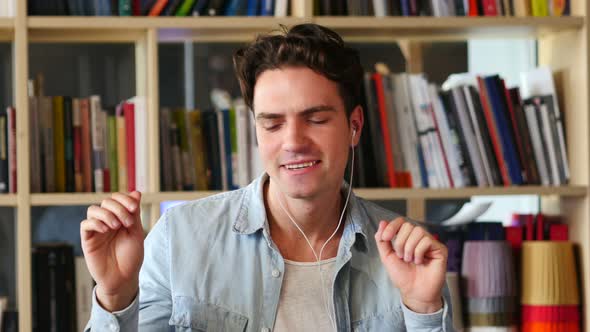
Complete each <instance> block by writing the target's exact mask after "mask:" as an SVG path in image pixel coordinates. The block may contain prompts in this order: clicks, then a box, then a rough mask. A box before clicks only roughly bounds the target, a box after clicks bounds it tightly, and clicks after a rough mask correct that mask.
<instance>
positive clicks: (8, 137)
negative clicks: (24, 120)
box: [0, 106, 16, 194]
mask: <svg viewBox="0 0 590 332" xmlns="http://www.w3.org/2000/svg"><path fill="white" fill-rule="evenodd" d="M0 193H12V194H14V193H16V111H15V109H14V107H11V106H9V107H6V108H5V109H0Z"/></svg>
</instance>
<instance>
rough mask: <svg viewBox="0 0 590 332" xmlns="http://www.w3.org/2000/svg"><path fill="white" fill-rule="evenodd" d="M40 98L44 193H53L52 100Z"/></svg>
mask: <svg viewBox="0 0 590 332" xmlns="http://www.w3.org/2000/svg"><path fill="white" fill-rule="evenodd" d="M40 98H41V104H40V105H41V107H40V111H41V118H42V121H41V126H42V128H43V156H44V157H43V159H44V160H43V163H44V166H43V167H44V168H45V191H46V192H55V152H54V150H55V149H54V143H53V98H51V97H40Z"/></svg>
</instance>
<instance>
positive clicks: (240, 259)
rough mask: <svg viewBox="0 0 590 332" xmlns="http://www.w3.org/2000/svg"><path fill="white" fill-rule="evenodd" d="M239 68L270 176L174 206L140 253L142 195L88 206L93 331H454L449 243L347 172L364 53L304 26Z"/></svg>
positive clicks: (245, 54) (250, 55)
mask: <svg viewBox="0 0 590 332" xmlns="http://www.w3.org/2000/svg"><path fill="white" fill-rule="evenodd" d="M234 65H235V69H236V73H237V76H238V79H239V81H240V86H241V89H242V94H243V95H244V98H245V101H246V104H247V105H248V106H250V107H251V108H252V110H253V112H254V117H255V121H256V134H257V139H258V143H259V148H260V154H261V157H262V159H263V162H264V167H265V171H266V173H265V174H263V175H262V176H261V177H260V178H258V179H257V180H255V181H254V182H253V183H251V184H250V185H249V186H248V187H246V188H243V189H240V190H236V191H233V192H227V193H223V194H220V195H216V196H212V197H209V198H206V199H201V200H197V201H193V202H189V203H186V204H184V205H181V206H178V207H175V208H172V209H169V210H168V211H166V213H164V215H163V216H162V217H161V219H160V221H159V222H158V223H157V225H156V226H155V227H154V229H153V230H152V231H151V232H150V234H149V235H148V237H147V238H146V240H145V259H144V242H143V236H142V235H143V233H142V228H141V222H140V220H139V206H140V200H141V194H140V193H138V192H133V193H131V194H123V193H114V194H113V195H112V196H111V198H109V199H105V200H104V201H103V202H102V204H101V206H100V207H99V206H91V207H90V208H89V209H88V216H87V219H86V220H84V221H82V224H81V230H80V231H81V235H82V247H83V250H84V254H85V257H86V261H87V264H88V267H89V269H90V273H91V274H92V276H93V277H94V279H95V280H96V282H97V286H96V288H95V292H94V304H93V309H92V310H93V311H92V318H91V320H90V322H89V325H88V328H87V330H89V329H92V330H93V331H137V330H138V326H139V330H141V331H163V330H175V329H177V330H199V331H201V330H202V331H271V330H275V331H310V330H313V331H336V330H337V331H351V330H354V331H385V330H387V331H403V330H409V331H452V330H453V328H452V325H451V324H452V323H451V315H450V301H449V298H448V297H447V295H446V292H445V295H443V286H444V279H445V272H446V263H447V250H446V248H445V247H444V245H442V244H441V243H439V242H438V241H436V240H435V239H434V238H433V237H432V236H431V235H430V234H428V233H427V232H426V231H424V229H423V228H421V227H418V226H416V225H414V224H412V223H410V222H407V221H405V220H404V219H403V218H401V217H399V216H397V215H396V214H394V213H392V212H389V211H386V210H384V209H382V208H380V207H378V206H377V205H374V204H372V203H370V202H367V201H365V200H362V199H360V198H357V197H356V196H354V194H352V195H351V194H350V191H349V189H350V188H349V187H348V185H347V184H346V182H344V181H343V176H344V171H345V167H346V164H347V162H348V157H349V151H351V150H352V149H354V146H355V145H356V144H358V142H359V138H360V135H361V131H362V128H363V113H362V109H361V107H360V106H359V98H360V97H359V96H360V89H361V86H360V85H361V82H362V75H363V70H362V68H361V66H360V62H359V57H358V53H357V51H355V50H354V49H352V48H350V47H348V46H346V45H345V44H344V43H343V41H342V39H341V38H340V37H339V36H338V35H337V34H336V33H334V32H333V31H331V30H329V29H326V28H324V27H321V26H318V25H313V24H304V25H298V26H295V27H293V28H292V29H291V30H289V31H288V32H285V33H283V34H281V35H274V36H273V35H267V36H261V37H258V38H257V39H256V40H255V41H254V42H253V43H251V44H250V45H249V46H247V47H245V48H243V49H241V50H239V51H238V52H237V53H236V54H235V55H234ZM142 262H143V265H142Z"/></svg>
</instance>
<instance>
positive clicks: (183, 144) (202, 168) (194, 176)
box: [160, 90, 263, 191]
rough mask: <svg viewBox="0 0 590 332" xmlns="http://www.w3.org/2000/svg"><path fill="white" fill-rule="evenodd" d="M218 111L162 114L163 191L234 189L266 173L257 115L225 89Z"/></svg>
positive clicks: (218, 101)
mask: <svg viewBox="0 0 590 332" xmlns="http://www.w3.org/2000/svg"><path fill="white" fill-rule="evenodd" d="M212 94H214V95H215V94H217V95H219V96H220V97H219V98H213V100H217V103H216V105H215V108H214V109H212V110H203V111H201V110H188V111H187V110H184V109H170V108H163V109H162V110H161V111H160V160H161V167H160V171H161V172H160V179H161V188H162V190H163V191H179V190H231V189H236V188H239V187H244V186H246V185H248V183H250V182H251V181H252V180H253V179H254V178H255V177H257V176H259V175H260V174H261V173H262V172H263V167H262V163H261V161H260V158H259V156H258V151H257V146H256V135H255V131H254V122H253V117H252V115H251V112H250V111H249V109H248V108H247V107H246V105H245V104H244V102H243V100H242V99H241V98H239V99H236V100H232V98H231V97H230V96H229V94H228V93H227V92H225V91H223V90H214V91H213V92H212Z"/></svg>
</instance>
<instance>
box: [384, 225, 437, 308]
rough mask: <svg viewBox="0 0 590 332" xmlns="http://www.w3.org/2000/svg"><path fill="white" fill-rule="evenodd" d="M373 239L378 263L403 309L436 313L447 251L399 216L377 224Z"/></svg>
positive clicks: (421, 229)
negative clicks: (377, 252)
mask: <svg viewBox="0 0 590 332" xmlns="http://www.w3.org/2000/svg"><path fill="white" fill-rule="evenodd" d="M375 240H376V241H377V248H378V249H379V256H381V262H382V263H383V265H384V266H385V269H386V270H387V273H388V274H389V278H390V279H391V281H392V282H393V284H394V285H395V286H396V287H397V288H398V289H399V290H400V293H401V295H402V301H403V302H404V304H405V305H406V307H408V308H409V309H410V310H412V311H414V312H417V313H432V312H436V311H438V310H440V308H442V305H443V302H442V287H443V285H444V283H445V275H446V270H447V257H448V252H447V248H446V247H445V246H444V245H443V244H442V243H440V242H438V241H437V240H436V239H435V238H434V237H433V236H432V235H430V234H429V233H428V232H427V231H426V230H425V229H424V228H422V227H420V226H416V225H413V224H411V223H409V222H407V221H406V220H404V219H403V218H401V217H400V218H396V219H395V220H393V221H391V222H386V221H381V222H380V223H379V229H378V230H377V233H376V234H375Z"/></svg>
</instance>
